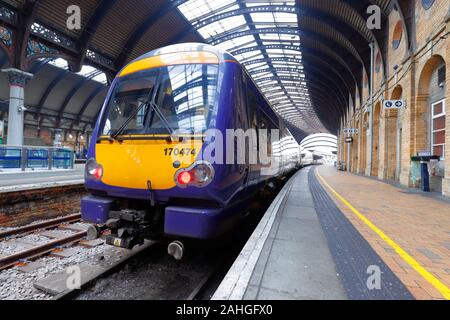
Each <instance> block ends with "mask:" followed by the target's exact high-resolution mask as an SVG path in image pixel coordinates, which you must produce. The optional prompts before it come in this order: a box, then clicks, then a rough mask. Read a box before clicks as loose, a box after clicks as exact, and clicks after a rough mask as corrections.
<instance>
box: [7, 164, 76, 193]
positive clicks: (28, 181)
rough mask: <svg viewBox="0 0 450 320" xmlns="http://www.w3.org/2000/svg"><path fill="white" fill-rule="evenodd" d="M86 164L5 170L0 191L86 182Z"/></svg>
mask: <svg viewBox="0 0 450 320" xmlns="http://www.w3.org/2000/svg"><path fill="white" fill-rule="evenodd" d="M83 179H84V164H75V165H74V169H69V170H51V171H49V170H39V171H24V172H22V171H6V170H5V171H3V172H0V192H1V191H11V190H12V189H14V188H15V189H20V190H22V189H24V190H26V189H28V188H33V186H39V187H43V186H45V185H49V186H51V185H54V184H60V185H63V184H65V183H83V182H84V180H83Z"/></svg>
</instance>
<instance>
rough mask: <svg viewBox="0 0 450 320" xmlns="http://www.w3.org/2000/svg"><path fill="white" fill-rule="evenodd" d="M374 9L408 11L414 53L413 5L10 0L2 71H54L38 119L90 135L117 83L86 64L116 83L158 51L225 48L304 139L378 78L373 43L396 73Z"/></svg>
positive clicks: (333, 122)
mask: <svg viewBox="0 0 450 320" xmlns="http://www.w3.org/2000/svg"><path fill="white" fill-rule="evenodd" d="M69 5H77V6H79V7H80V9H81V14H82V17H81V18H82V19H81V28H80V29H74V30H69V29H68V28H67V26H66V22H67V21H66V20H67V13H66V10H67V7H68V6H69ZM370 5H378V6H379V7H380V8H381V12H382V23H386V21H387V17H388V15H389V12H390V10H398V12H399V15H400V17H401V20H402V23H403V26H404V28H403V29H404V31H405V36H406V39H407V42H408V47H409V48H410V50H411V48H412V47H413V46H414V43H413V39H412V38H411V30H412V23H413V21H412V20H413V19H410V18H408V19H406V18H405V13H408V12H411V4H410V1H399V0H340V1H336V0H321V1H317V0H283V1H281V0H278V1H275V0H267V1H264V0H152V1H148V0H133V1H132V2H131V1H129V0H59V1H54V0H39V1H34V0H0V9H1V10H0V26H1V27H3V28H6V30H7V31H8V32H10V34H11V35H12V39H14V40H13V41H12V42H13V43H11V44H10V45H9V46H8V45H5V43H4V42H1V43H0V45H1V46H2V48H3V49H4V53H3V54H0V64H3V66H6V65H9V66H11V67H15V68H20V69H22V70H25V71H31V72H33V73H35V74H36V77H37V79H41V78H42V77H41V75H42V74H43V73H44V72H47V73H48V79H45V80H41V83H39V84H37V83H35V82H31V83H30V85H29V87H30V88H31V89H30V90H31V91H35V92H32V94H31V96H32V99H31V100H30V101H31V102H33V106H34V107H36V109H35V110H34V109H33V110H34V111H33V112H34V113H31V114H32V118H33V120H35V121H42V124H44V123H46V122H48V124H49V125H50V124H53V125H58V124H59V125H63V126H64V125H69V126H71V127H73V126H82V127H83V128H90V127H89V126H90V125H92V123H94V121H95V117H96V115H97V114H98V111H99V108H100V105H101V100H102V99H104V95H105V94H106V91H107V90H108V83H106V84H99V83H98V82H96V81H95V80H94V79H90V78H89V76H88V77H84V79H81V78H80V77H79V75H77V74H76V73H77V72H79V71H80V70H82V69H83V66H85V65H88V66H90V67H93V68H96V69H98V70H100V71H102V72H104V73H105V76H106V79H107V80H108V81H111V79H112V78H113V77H114V75H115V74H116V73H117V72H118V71H119V70H120V69H121V68H122V67H123V66H124V65H126V64H127V63H128V62H130V61H131V60H133V59H134V58H136V57H138V56H140V55H142V54H144V53H146V52H149V51H151V50H153V49H156V48H159V47H162V46H166V45H169V44H175V43H180V42H207V43H212V44H217V45H218V46H221V47H226V48H227V49H229V50H230V51H231V53H232V54H234V55H235V56H236V57H238V59H239V60H240V62H241V63H242V64H243V65H244V66H245V67H246V68H247V69H248V71H249V72H250V74H251V75H252V76H253V77H255V78H256V80H257V82H259V83H258V84H259V85H260V88H261V90H262V91H263V93H264V94H267V95H268V96H269V97H270V98H272V99H276V100H274V102H276V104H275V103H274V107H276V108H277V111H278V112H279V113H280V115H281V116H283V110H285V111H284V112H285V113H286V119H287V120H286V121H287V123H288V126H289V128H290V130H291V131H292V132H293V133H295V134H296V138H297V139H298V140H300V138H303V137H304V136H305V135H307V134H308V133H314V132H324V131H327V130H328V131H330V132H333V133H336V132H337V128H338V127H339V123H340V122H341V121H342V119H344V118H345V115H346V112H347V108H348V104H349V103H351V101H355V100H357V98H358V97H359V98H361V90H362V86H363V82H364V79H363V74H367V75H368V76H369V77H370V70H369V69H370V68H369V67H370V49H369V46H368V45H369V42H370V41H373V42H374V43H375V45H376V47H377V50H378V52H380V53H381V60H382V64H383V67H384V68H387V65H386V64H385V63H384V60H385V58H386V52H387V48H386V45H387V44H386V41H385V39H386V34H384V32H385V31H383V30H381V31H380V30H369V29H368V27H367V26H366V18H367V12H366V10H367V7H368V6H370ZM117 21H120V24H118V23H117ZM22 31H24V32H22ZM156 34H157V35H158V36H155V35H156ZM11 48H14V49H11ZM58 57H59V58H64V59H65V60H67V62H68V70H61V69H55V68H54V66H51V65H50V64H49V61H50V59H55V58H58ZM385 71H386V70H385ZM325 75H327V77H324V76H325ZM91 76H92V75H91ZM323 78H327V79H323ZM102 86H103V87H102ZM44 87H45V88H44ZM328 88H329V89H328ZM55 92H57V93H58V94H55ZM283 94H285V96H286V99H285V101H283V100H282V99H281V100H280V98H282V95H283ZM292 98H295V99H292ZM56 102H57V103H56ZM2 110H3V111H1V112H2V113H4V108H3V109H2ZM292 110H296V111H297V115H296V114H295V112H294V113H293V112H292ZM42 119H44V120H42ZM71 121H72V122H71ZM86 123H88V124H86Z"/></svg>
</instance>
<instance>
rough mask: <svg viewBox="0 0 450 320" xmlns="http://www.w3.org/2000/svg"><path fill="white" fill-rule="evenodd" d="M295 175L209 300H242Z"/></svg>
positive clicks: (271, 206) (273, 203)
mask: <svg viewBox="0 0 450 320" xmlns="http://www.w3.org/2000/svg"><path fill="white" fill-rule="evenodd" d="M297 174H298V173H297ZM297 174H296V175H294V176H293V177H292V178H291V180H290V181H288V183H287V184H286V185H285V186H284V188H283V189H282V190H281V192H280V193H279V194H278V196H277V197H276V198H275V200H274V201H273V202H272V204H271V205H270V207H269V209H268V210H267V212H266V213H265V215H264V217H263V218H262V220H261V222H260V223H259V224H258V226H257V227H256V229H255V231H254V232H253V234H252V236H251V237H250V239H249V240H248V242H247V243H246V245H245V246H244V248H243V249H242V251H241V253H240V254H239V256H238V257H237V259H236V261H235V262H234V264H233V265H232V266H231V268H230V270H229V271H228V273H227V275H226V276H225V278H224V279H223V281H222V283H221V284H220V286H219V288H217V290H216V292H215V293H214V295H213V297H212V298H211V300H243V298H244V295H245V292H246V290H247V287H248V284H249V282H250V278H251V276H252V274H253V271H254V269H255V267H256V263H257V262H258V259H259V257H260V255H261V252H262V249H263V247H264V244H265V242H266V240H267V238H268V237H269V233H270V230H271V229H272V226H273V223H274V221H275V217H276V215H277V213H278V211H279V209H280V206H281V204H282V203H283V200H284V198H285V197H286V195H288V194H289V191H290V190H291V186H292V183H293V181H294V179H295V178H296V177H297Z"/></svg>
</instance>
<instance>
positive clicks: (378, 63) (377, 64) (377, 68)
mask: <svg viewBox="0 0 450 320" xmlns="http://www.w3.org/2000/svg"><path fill="white" fill-rule="evenodd" d="M381 64H382V61H381V53H380V52H378V54H377V57H376V59H375V72H376V73H379V72H380V71H381Z"/></svg>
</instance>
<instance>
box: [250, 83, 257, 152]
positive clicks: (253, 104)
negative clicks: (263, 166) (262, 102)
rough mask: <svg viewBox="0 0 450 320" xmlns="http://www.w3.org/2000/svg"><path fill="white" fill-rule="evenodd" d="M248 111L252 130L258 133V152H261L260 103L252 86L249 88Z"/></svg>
mask: <svg viewBox="0 0 450 320" xmlns="http://www.w3.org/2000/svg"><path fill="white" fill-rule="evenodd" d="M247 110H248V115H249V122H250V129H253V130H255V131H256V137H257V143H256V146H257V150H258V151H259V137H258V135H259V130H258V127H259V126H258V102H257V100H256V96H255V93H254V92H253V91H252V88H250V86H247Z"/></svg>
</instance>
